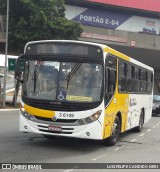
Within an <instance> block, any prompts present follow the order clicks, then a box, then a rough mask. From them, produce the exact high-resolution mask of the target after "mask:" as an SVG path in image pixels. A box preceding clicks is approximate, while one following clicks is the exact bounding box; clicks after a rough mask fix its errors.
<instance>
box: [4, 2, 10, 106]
mask: <svg viewBox="0 0 160 172" xmlns="http://www.w3.org/2000/svg"><path fill="white" fill-rule="evenodd" d="M6 17H7V20H6V45H5V65H4V85H3V107H5V106H6V82H7V54H8V23H9V0H7V16H6Z"/></svg>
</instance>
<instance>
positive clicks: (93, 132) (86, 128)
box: [19, 113, 103, 140]
mask: <svg viewBox="0 0 160 172" xmlns="http://www.w3.org/2000/svg"><path fill="white" fill-rule="evenodd" d="M49 126H50V124H48V123H40V122H33V121H30V120H28V119H27V118H25V117H24V116H23V115H22V114H21V113H20V125H19V127H20V128H19V130H20V131H22V132H32V133H38V134H42V135H54V136H65V137H75V138H83V139H95V140H102V133H103V132H102V125H101V123H100V122H99V121H98V120H97V121H95V122H92V123H89V124H86V125H79V126H74V125H61V126H60V125H58V127H61V128H62V131H61V132H55V131H50V130H49V129H48V128H49Z"/></svg>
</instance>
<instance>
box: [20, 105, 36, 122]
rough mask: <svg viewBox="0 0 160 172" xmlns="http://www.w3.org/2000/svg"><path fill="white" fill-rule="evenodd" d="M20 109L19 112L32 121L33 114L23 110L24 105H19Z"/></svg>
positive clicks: (33, 118)
mask: <svg viewBox="0 0 160 172" xmlns="http://www.w3.org/2000/svg"><path fill="white" fill-rule="evenodd" d="M20 111H21V114H22V115H23V116H24V117H25V118H27V119H29V120H31V121H34V120H35V117H34V116H33V115H31V114H29V113H28V112H27V111H25V109H24V107H22V106H20Z"/></svg>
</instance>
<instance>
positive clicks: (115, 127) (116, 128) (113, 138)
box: [105, 116, 121, 146]
mask: <svg viewBox="0 0 160 172" xmlns="http://www.w3.org/2000/svg"><path fill="white" fill-rule="evenodd" d="M120 129H121V123H120V119H119V117H118V116H116V117H115V120H114V124H113V129H112V134H111V136H110V137H109V138H107V139H106V141H105V142H106V144H107V145H108V146H113V145H115V144H116V143H117V141H118V139H119V135H120Z"/></svg>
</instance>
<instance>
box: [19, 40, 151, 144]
mask: <svg viewBox="0 0 160 172" xmlns="http://www.w3.org/2000/svg"><path fill="white" fill-rule="evenodd" d="M22 60H23V61H24V70H23V72H21V78H20V77H17V79H18V81H19V82H21V83H22V100H21V106H20V131H22V132H33V133H38V134H42V135H44V136H45V137H47V138H50V137H52V136H65V137H74V138H82V139H96V140H103V141H104V142H105V143H108V144H109V145H114V144H115V143H116V142H117V140H118V138H119V135H120V133H122V132H125V131H127V130H130V129H133V128H134V129H135V131H137V132H140V131H141V130H142V128H143V124H144V123H146V122H147V121H148V120H149V119H150V118H151V113H152V101H153V77H154V70H153V68H151V67H149V66H147V65H145V64H143V63H141V62H138V61H136V60H134V59H132V58H130V57H128V56H127V55H124V54H122V53H120V52H118V51H116V50H114V49H112V48H110V47H108V46H106V45H103V44H97V43H89V42H83V41H70V40H43V41H34V42H29V43H27V44H26V46H25V50H24V54H23V55H21V56H20V57H19V59H18V61H22ZM18 61H17V64H18Z"/></svg>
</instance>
